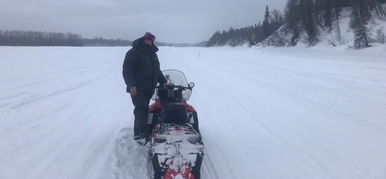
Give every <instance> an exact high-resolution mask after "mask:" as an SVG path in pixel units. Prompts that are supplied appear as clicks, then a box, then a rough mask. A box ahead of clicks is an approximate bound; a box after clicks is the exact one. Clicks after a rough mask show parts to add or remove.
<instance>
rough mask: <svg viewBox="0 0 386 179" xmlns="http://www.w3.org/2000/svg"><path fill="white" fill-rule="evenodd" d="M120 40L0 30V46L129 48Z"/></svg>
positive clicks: (125, 41)
mask: <svg viewBox="0 0 386 179" xmlns="http://www.w3.org/2000/svg"><path fill="white" fill-rule="evenodd" d="M129 45H131V41H128V40H121V39H104V38H100V37H99V38H97V37H96V38H92V39H88V38H82V36H81V35H78V34H73V33H57V32H37V31H15V30H0V46H129Z"/></svg>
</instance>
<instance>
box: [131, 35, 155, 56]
mask: <svg viewBox="0 0 386 179" xmlns="http://www.w3.org/2000/svg"><path fill="white" fill-rule="evenodd" d="M144 41H145V38H144V37H141V38H139V39H137V40H134V42H133V44H132V46H133V48H135V49H137V50H139V51H140V52H142V53H146V54H148V53H150V54H151V53H156V52H157V51H158V47H157V46H156V45H154V44H153V45H152V46H149V45H147V44H145V42H144Z"/></svg>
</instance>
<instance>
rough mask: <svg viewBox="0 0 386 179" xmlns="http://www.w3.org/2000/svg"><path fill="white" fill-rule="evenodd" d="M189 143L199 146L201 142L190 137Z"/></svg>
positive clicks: (196, 138)
mask: <svg viewBox="0 0 386 179" xmlns="http://www.w3.org/2000/svg"><path fill="white" fill-rule="evenodd" d="M187 141H188V142H189V143H191V144H197V143H198V142H199V139H198V137H189V138H188V139H187Z"/></svg>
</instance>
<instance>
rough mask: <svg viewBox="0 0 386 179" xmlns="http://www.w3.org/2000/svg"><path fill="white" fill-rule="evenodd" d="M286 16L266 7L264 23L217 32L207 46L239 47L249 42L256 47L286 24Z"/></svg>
mask: <svg viewBox="0 0 386 179" xmlns="http://www.w3.org/2000/svg"><path fill="white" fill-rule="evenodd" d="M284 22H285V20H284V16H283V14H282V13H281V12H280V11H279V10H276V9H274V10H272V11H270V10H269V7H268V6H266V9H265V14H264V21H263V23H261V22H259V23H258V24H255V25H253V26H249V27H244V28H239V29H234V28H232V27H230V28H229V30H223V31H217V32H215V33H214V34H213V35H212V37H211V38H210V39H209V41H208V43H207V46H223V45H227V44H228V45H230V46H237V45H241V44H244V43H245V42H248V43H249V44H250V45H254V44H256V43H257V42H260V41H262V40H264V39H266V38H267V37H269V36H270V35H271V34H272V33H273V32H275V31H276V30H277V29H278V28H279V27H280V26H282V25H283V24H284Z"/></svg>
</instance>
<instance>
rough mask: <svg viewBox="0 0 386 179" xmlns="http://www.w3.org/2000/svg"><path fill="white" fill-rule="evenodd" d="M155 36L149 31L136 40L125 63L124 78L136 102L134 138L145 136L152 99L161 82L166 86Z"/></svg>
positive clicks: (127, 89) (147, 133) (133, 100)
mask: <svg viewBox="0 0 386 179" xmlns="http://www.w3.org/2000/svg"><path fill="white" fill-rule="evenodd" d="M154 40H155V36H154V35H153V34H151V33H149V32H146V34H145V35H144V36H143V37H141V38H139V39H137V40H135V41H134V42H133V45H132V48H131V49H130V50H129V51H128V52H127V53H126V57H125V61H124V63H123V78H124V79H125V83H126V85H127V88H126V92H128V93H130V95H131V99H132V102H133V104H134V107H135V108H134V116H135V119H134V139H140V138H145V137H147V136H148V135H149V133H150V131H148V129H147V112H148V108H149V102H150V99H151V97H152V95H153V93H154V90H155V87H156V85H157V83H158V82H159V83H160V84H162V85H163V86H166V82H167V81H166V79H165V77H164V75H163V74H162V72H161V70H160V64H159V61H158V57H157V54H156V52H157V51H158V48H157V46H155V45H154Z"/></svg>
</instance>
